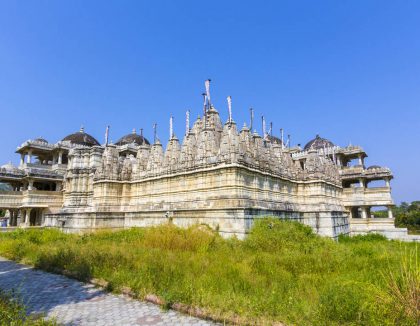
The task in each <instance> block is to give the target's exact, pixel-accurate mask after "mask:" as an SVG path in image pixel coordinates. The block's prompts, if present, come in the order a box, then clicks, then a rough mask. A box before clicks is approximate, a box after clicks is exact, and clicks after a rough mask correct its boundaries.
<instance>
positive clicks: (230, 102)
mask: <svg viewBox="0 0 420 326" xmlns="http://www.w3.org/2000/svg"><path fill="white" fill-rule="evenodd" d="M227 102H228V110H229V123H232V96H228V97H227Z"/></svg>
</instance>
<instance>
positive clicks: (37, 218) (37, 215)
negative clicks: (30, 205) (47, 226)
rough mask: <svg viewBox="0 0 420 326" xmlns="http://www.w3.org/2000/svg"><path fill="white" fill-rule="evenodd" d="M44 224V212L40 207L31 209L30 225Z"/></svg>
mask: <svg viewBox="0 0 420 326" xmlns="http://www.w3.org/2000/svg"><path fill="white" fill-rule="evenodd" d="M41 224H42V212H41V210H40V209H39V208H34V209H32V210H31V214H30V216H29V225H30V226H41Z"/></svg>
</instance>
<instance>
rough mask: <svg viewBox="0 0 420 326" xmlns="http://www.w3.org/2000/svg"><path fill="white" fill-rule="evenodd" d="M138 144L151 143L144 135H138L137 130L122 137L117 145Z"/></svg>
mask: <svg viewBox="0 0 420 326" xmlns="http://www.w3.org/2000/svg"><path fill="white" fill-rule="evenodd" d="M133 143H134V144H136V145H144V144H146V145H150V142H149V141H148V140H147V139H146V138H144V137H143V136H142V135H138V134H137V133H136V131H135V130H133V132H132V133H131V134H128V135H125V136H123V137H121V138H120V139H119V140H118V141H117V142H116V143H115V145H117V146H122V145H127V144H133Z"/></svg>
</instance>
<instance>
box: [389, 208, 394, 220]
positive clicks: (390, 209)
mask: <svg viewBox="0 0 420 326" xmlns="http://www.w3.org/2000/svg"><path fill="white" fill-rule="evenodd" d="M388 218H394V214H393V213H392V208H391V207H390V206H389V207H388Z"/></svg>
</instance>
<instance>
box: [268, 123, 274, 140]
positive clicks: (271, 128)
mask: <svg viewBox="0 0 420 326" xmlns="http://www.w3.org/2000/svg"><path fill="white" fill-rule="evenodd" d="M268 133H269V134H270V137H271V138H273V122H270V131H269V132H268Z"/></svg>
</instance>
